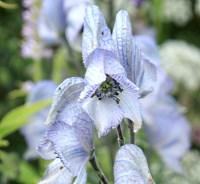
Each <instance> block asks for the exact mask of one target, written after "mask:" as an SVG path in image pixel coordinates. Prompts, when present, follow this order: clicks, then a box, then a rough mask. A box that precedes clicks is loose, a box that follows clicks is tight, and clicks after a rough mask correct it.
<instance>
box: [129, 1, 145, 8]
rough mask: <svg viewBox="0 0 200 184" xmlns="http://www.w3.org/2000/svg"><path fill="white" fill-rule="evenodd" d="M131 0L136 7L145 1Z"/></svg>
mask: <svg viewBox="0 0 200 184" xmlns="http://www.w3.org/2000/svg"><path fill="white" fill-rule="evenodd" d="M131 1H132V3H133V4H134V5H135V6H136V7H140V6H141V5H142V4H143V3H144V2H145V0H131Z"/></svg>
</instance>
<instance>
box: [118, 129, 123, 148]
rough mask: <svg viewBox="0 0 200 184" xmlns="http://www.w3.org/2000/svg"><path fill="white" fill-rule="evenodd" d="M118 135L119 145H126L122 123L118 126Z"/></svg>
mask: <svg viewBox="0 0 200 184" xmlns="http://www.w3.org/2000/svg"><path fill="white" fill-rule="evenodd" d="M117 137H118V144H119V146H120V147H121V146H123V145H124V137H123V133H122V128H121V125H118V126H117Z"/></svg>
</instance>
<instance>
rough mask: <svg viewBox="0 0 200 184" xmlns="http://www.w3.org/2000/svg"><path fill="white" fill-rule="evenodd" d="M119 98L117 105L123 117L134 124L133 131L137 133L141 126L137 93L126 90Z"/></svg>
mask: <svg viewBox="0 0 200 184" xmlns="http://www.w3.org/2000/svg"><path fill="white" fill-rule="evenodd" d="M119 98H120V103H119V105H120V108H121V109H122V111H123V113H124V117H126V118H128V119H130V120H132V121H133V123H134V131H135V132H136V131H138V130H139V129H140V128H141V126H142V118H141V112H140V104H139V99H138V91H133V90H131V89H129V88H126V89H124V90H123V92H122V93H121V94H120V95H119Z"/></svg>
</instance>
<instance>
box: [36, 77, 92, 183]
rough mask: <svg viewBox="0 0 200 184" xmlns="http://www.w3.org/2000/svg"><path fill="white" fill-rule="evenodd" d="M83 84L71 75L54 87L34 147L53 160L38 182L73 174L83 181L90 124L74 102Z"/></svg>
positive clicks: (87, 154)
mask: <svg viewBox="0 0 200 184" xmlns="http://www.w3.org/2000/svg"><path fill="white" fill-rule="evenodd" d="M84 85H85V82H84V80H83V79H81V78H75V77H74V78H69V79H66V80H65V81H64V82H63V83H61V84H60V85H59V86H58V87H57V89H56V92H55V95H54V99H53V104H52V106H51V109H50V111H49V115H48V118H47V121H46V123H47V125H48V128H47V131H46V133H45V136H44V139H43V141H42V142H41V144H40V146H39V147H38V152H39V153H40V155H41V156H42V157H43V158H44V159H54V161H53V162H52V164H50V165H49V168H48V169H47V174H46V176H45V177H44V180H43V181H41V183H45V182H50V183H57V181H60V182H61V183H62V182H68V180H66V181H65V179H66V178H71V180H73V179H74V178H75V177H76V181H77V182H78V181H79V180H80V181H81V182H80V183H86V171H85V166H86V163H87V161H88V160H89V157H90V154H91V151H92V150H93V125H92V121H91V119H90V118H89V116H88V115H87V114H86V113H85V112H84V111H83V110H82V108H81V106H80V105H79V103H78V102H77V100H78V97H79V95H80V91H81V90H82V89H83V87H84ZM54 170H55V172H54ZM51 171H52V172H51ZM71 180H70V179H69V183H70V181H71Z"/></svg>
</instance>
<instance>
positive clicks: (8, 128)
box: [0, 99, 51, 138]
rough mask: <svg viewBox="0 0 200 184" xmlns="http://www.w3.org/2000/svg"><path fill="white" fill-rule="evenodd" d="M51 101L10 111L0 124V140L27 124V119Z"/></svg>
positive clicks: (43, 101)
mask: <svg viewBox="0 0 200 184" xmlns="http://www.w3.org/2000/svg"><path fill="white" fill-rule="evenodd" d="M50 104H51V100H49V99H48V100H42V101H39V102H36V103H33V104H26V105H23V106H20V107H17V108H16V109H14V110H12V111H10V112H9V113H8V114H6V116H5V117H4V118H3V119H2V121H1V123H0V138H3V137H5V136H7V135H9V134H11V133H13V132H14V131H16V130H17V129H19V128H21V127H22V126H23V125H25V124H26V123H27V122H28V119H29V118H30V117H31V116H32V115H33V114H35V113H36V112H38V111H39V110H41V109H43V108H45V107H47V106H49V105H50Z"/></svg>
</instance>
